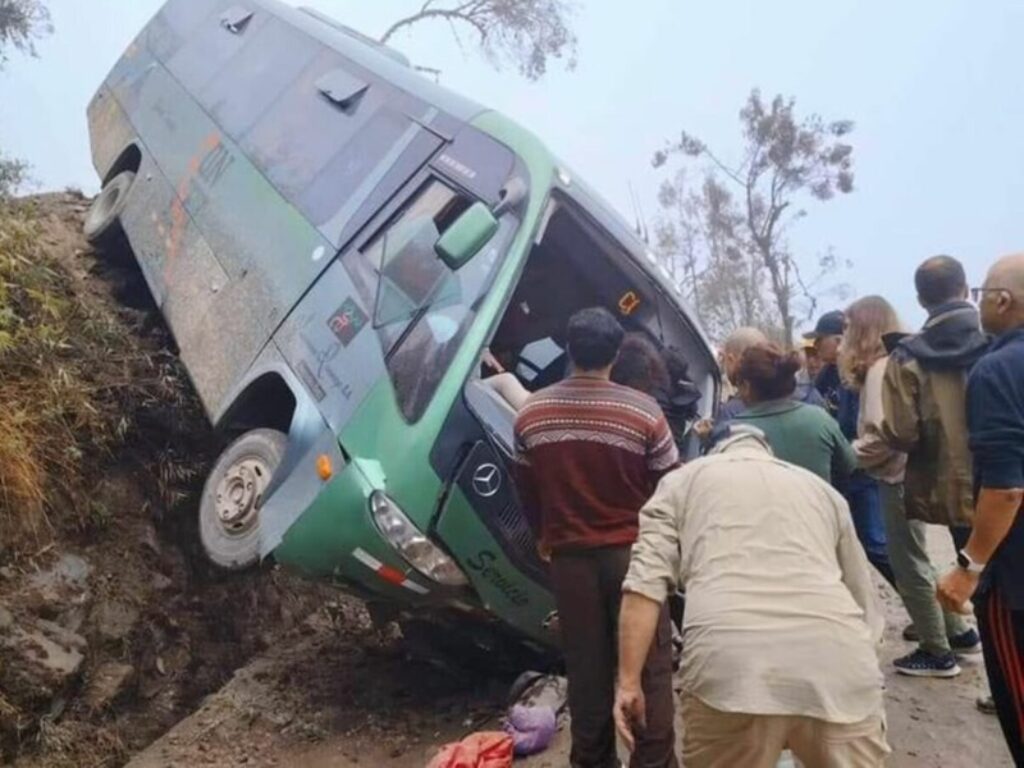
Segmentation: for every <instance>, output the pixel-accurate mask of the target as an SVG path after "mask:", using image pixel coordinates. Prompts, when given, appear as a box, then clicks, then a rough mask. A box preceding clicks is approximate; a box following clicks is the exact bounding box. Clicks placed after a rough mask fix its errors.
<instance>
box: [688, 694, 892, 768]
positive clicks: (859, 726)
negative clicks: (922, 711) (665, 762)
mask: <svg viewBox="0 0 1024 768" xmlns="http://www.w3.org/2000/svg"><path fill="white" fill-rule="evenodd" d="M682 714H683V729H684V733H683V764H684V765H685V766H686V768H741V767H742V768H775V765H776V763H778V761H779V757H780V756H781V754H782V751H783V750H785V749H789V750H790V751H792V753H793V754H794V755H795V756H796V757H797V759H798V760H800V762H801V763H803V765H804V766H805V767H806V768H881V767H882V766H884V765H885V758H886V756H887V755H888V754H889V752H890V750H889V745H888V744H887V743H886V741H885V721H884V719H883V717H882V716H881V715H876V716H874V717H869V718H868V719H867V720H864V721H862V722H859V723H850V724H842V723H829V722H826V721H824V720H817V719H815V718H812V717H797V716H792V717H787V716H776V715H745V714H739V713H733V712H721V711H719V710H717V709H714V708H712V707H709V706H708V705H707V704H705V703H704V702H702V701H701V700H700V699H698V698H697V697H695V696H686V697H684V699H683V703H682Z"/></svg>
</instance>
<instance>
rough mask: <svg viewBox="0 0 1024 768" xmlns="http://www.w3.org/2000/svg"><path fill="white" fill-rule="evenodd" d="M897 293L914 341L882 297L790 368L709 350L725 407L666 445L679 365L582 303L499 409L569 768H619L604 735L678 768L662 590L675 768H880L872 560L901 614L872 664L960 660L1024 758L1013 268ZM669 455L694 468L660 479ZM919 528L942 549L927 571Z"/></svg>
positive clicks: (926, 666)
mask: <svg viewBox="0 0 1024 768" xmlns="http://www.w3.org/2000/svg"><path fill="white" fill-rule="evenodd" d="M915 283H916V289H917V295H918V298H919V301H920V303H921V305H922V306H923V308H924V309H925V310H926V311H927V313H928V319H927V322H926V323H925V325H924V327H923V328H922V329H921V330H920V331H919V332H916V333H908V332H906V331H905V329H904V328H903V326H902V324H901V322H900V320H899V317H898V315H897V313H896V311H895V310H894V309H893V307H892V306H891V305H890V304H889V302H887V301H886V300H885V299H884V298H882V297H880V296H869V297H867V298H863V299H860V300H858V301H856V302H854V303H853V304H851V305H850V306H849V307H847V308H846V309H845V310H843V311H835V312H830V313H827V314H825V315H824V316H822V317H821V318H820V319H819V321H818V323H817V325H816V327H815V329H814V331H813V332H812V333H810V334H808V336H807V337H806V339H805V342H804V345H803V348H802V349H801V350H796V351H789V350H786V349H784V348H782V347H781V346H779V345H778V344H775V343H773V342H771V341H770V340H769V338H768V337H767V336H766V334H765V333H764V332H762V331H760V330H758V329H753V328H741V329H738V330H737V331H736V332H735V333H733V334H732V336H731V337H730V338H729V339H728V340H727V341H726V342H725V344H724V346H723V348H722V351H721V367H722V370H723V373H724V376H725V379H726V381H725V384H726V385H727V387H728V388H729V390H730V395H729V397H728V398H726V399H725V401H724V402H723V403H722V404H721V406H720V408H718V409H717V417H716V418H715V419H714V421H711V420H707V421H699V422H697V423H695V424H692V428H691V430H690V431H689V433H688V434H681V433H680V430H679V428H678V426H677V425H678V421H673V424H672V425H671V426H670V421H669V420H668V419H666V415H665V413H666V410H670V409H672V408H677V407H679V408H685V409H686V411H687V414H688V415H691V416H692V414H693V411H694V407H695V399H696V397H695V396H694V394H693V388H692V387H690V389H686V388H683V390H682V391H683V393H684V394H683V395H680V394H679V388H678V387H676V386H675V384H677V383H680V382H681V381H683V380H684V379H685V361H682V360H677V361H675V363H674V366H675V367H674V369H673V361H672V360H671V359H668V360H666V357H669V358H671V355H666V353H665V352H663V351H659V350H658V349H657V348H656V347H654V345H653V344H651V343H650V341H648V340H646V339H645V338H644V337H642V336H638V335H634V334H626V333H625V331H624V330H623V328H622V326H621V325H620V324H619V322H618V320H617V319H616V318H615V316H614V315H613V314H611V313H610V312H608V311H606V310H604V309H600V308H594V309H587V310H583V311H581V312H579V313H577V314H576V315H574V316H573V318H572V319H571V320H570V322H569V327H568V329H567V333H566V339H567V350H568V354H569V358H570V361H571V363H572V369H571V373H570V375H569V376H568V377H567V378H566V379H565V380H564V381H562V382H560V383H558V384H555V385H553V386H551V387H548V388H545V389H542V390H540V391H539V392H535V393H532V394H531V393H526V392H515V393H513V397H514V398H515V400H516V407H517V410H518V418H517V421H516V428H515V436H516V462H517V472H516V478H517V485H518V489H519V492H520V498H521V502H522V504H523V508H524V510H525V512H526V514H527V517H528V519H529V520H530V522H531V525H532V526H533V528H534V532H535V534H536V536H537V539H538V542H539V548H540V551H541V553H542V556H543V557H544V558H545V559H547V560H549V561H550V573H551V578H552V585H553V589H554V593H555V598H556V602H557V607H558V611H559V619H560V627H561V632H562V637H563V647H564V651H565V658H566V666H567V672H568V677H569V708H570V712H571V715H572V720H571V734H572V753H571V764H572V765H573V766H574V767H579V768H591V767H593V768H606V767H611V766H618V765H619V764H620V763H619V758H618V755H617V747H616V731H617V732H618V734H619V735H620V736H621V737H622V740H623V742H624V743H625V744H626V745H627V746H628V748H629V750H630V752H631V754H632V758H631V762H630V765H631V766H635V767H637V768H640V767H647V766H649V767H651V768H654V767H659V768H660V767H664V766H676V765H677V764H678V763H677V746H678V745H677V743H676V735H675V728H674V723H675V714H674V706H675V699H674V696H673V659H672V631H673V630H672V619H671V618H670V611H669V605H670V604H671V603H672V601H673V600H678V596H679V595H680V594H681V595H684V596H685V611H682V612H681V613H682V616H681V623H682V626H681V629H682V658H681V671H680V680H679V682H680V684H681V699H680V706H681V708H682V720H683V736H682V757H683V760H684V763H685V765H686V766H688V768H704V767H706V768H735V767H737V766H742V767H743V768H747V767H749V768H761V767H762V766H764V768H773V767H774V766H775V765H776V763H777V761H778V759H779V757H780V754H781V753H782V752H783V751H784V750H787V749H788V750H790V751H791V752H792V753H793V754H794V755H795V756H796V757H797V758H798V759H799V760H800V761H801V762H802V763H803V764H804V765H805V766H807V767H808V768H817V767H822V768H825V767H829V768H832V767H835V768H838V767H839V766H844V767H846V766H848V767H850V768H861V767H863V768H868V767H873V766H880V765H883V764H884V762H885V759H886V755H887V754H889V751H890V750H889V746H888V743H887V735H886V725H885V711H884V703H883V675H882V671H881V669H880V665H879V661H878V655H877V650H878V644H879V643H880V642H881V638H882V631H883V621H882V618H881V614H880V612H879V609H878V607H877V606H876V604H875V600H876V598H875V591H874V589H873V586H872V581H871V577H870V569H871V568H872V567H873V568H874V569H875V570H876V571H877V572H878V573H879V574H880V575H881V576H882V577H883V578H884V579H885V580H886V581H888V582H889V583H890V584H891V585H892V586H893V587H894V589H895V590H896V591H897V592H898V594H899V595H900V597H901V598H902V601H903V604H904V606H905V607H906V612H907V614H908V616H909V618H910V621H909V623H908V625H907V626H906V628H905V630H904V632H903V636H904V639H905V640H907V641H908V642H910V643H913V644H914V645H915V646H916V647H915V648H914V650H913V651H911V652H909V653H907V654H905V655H902V656H900V657H899V658H898V659H896V661H895V662H894V663H895V669H896V671H897V672H899V673H901V674H904V675H910V676H918V677H940V678H949V677H955V676H956V675H958V674H960V671H961V670H960V660H961V658H962V657H963V656H964V655H967V654H976V653H979V652H983V653H984V659H985V666H986V669H987V673H988V679H989V683H990V686H991V693H992V696H991V698H988V697H986V699H984V700H982V701H979V706H981V707H983V708H985V709H986V710H991V711H993V712H994V713H996V714H997V715H998V717H999V722H1000V724H1001V726H1002V729H1003V732H1004V734H1005V736H1006V741H1007V744H1008V746H1009V750H1010V753H1011V755H1012V757H1013V760H1014V762H1015V764H1016V765H1018V766H1024V515H1022V514H1021V511H1022V506H1024V254H1021V255H1015V256H1009V257H1006V258H1004V259H1002V260H1000V261H999V262H997V263H996V264H995V265H994V266H993V267H992V269H991V270H990V272H989V274H988V276H987V278H986V280H985V283H984V285H983V286H982V287H980V288H975V289H973V291H969V290H968V284H967V279H966V276H965V272H964V269H963V267H962V265H961V264H960V263H959V262H958V261H956V260H955V259H953V258H951V257H948V256H938V257H935V258H932V259H929V260H927V261H926V262H924V263H923V264H922V265H921V266H920V267H919V268H918V270H917V272H916V275H915ZM972 294H973V295H972ZM969 299H973V303H972V302H971V301H970V300H969ZM680 371H681V372H682V373H679V372H680ZM681 377H682V378H681ZM677 379H679V382H677V381H676V380H677ZM680 397H681V399H682V401H677V400H678V399H679V398H680ZM691 422H692V420H691ZM674 426H675V427H676V428H675V429H673V427H674ZM688 440H699V442H700V444H701V445H702V450H701V453H702V454H703V455H702V456H701V457H700V458H696V459H694V460H692V461H688V462H685V463H683V462H681V460H680V452H679V447H680V446H685V445H686V444H687V441H688ZM934 526H941V527H942V528H943V529H946V530H948V534H949V536H950V537H951V540H952V542H953V543H954V545H955V549H956V552H957V565H956V567H955V568H953V569H952V570H949V571H948V572H947V573H946V574H945V575H941V576H940V574H939V572H938V569H937V568H936V566H935V564H934V563H933V562H932V560H931V558H930V554H929V548H928V533H929V527H934ZM943 535H945V534H943ZM673 613H679V612H675V611H674V612H673ZM675 618H679V617H678V616H676V617H675ZM975 623H976V624H977V629H975V627H974V624H975Z"/></svg>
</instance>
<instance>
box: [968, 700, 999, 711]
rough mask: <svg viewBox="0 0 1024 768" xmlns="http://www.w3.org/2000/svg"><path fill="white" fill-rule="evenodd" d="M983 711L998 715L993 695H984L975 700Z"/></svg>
mask: <svg viewBox="0 0 1024 768" xmlns="http://www.w3.org/2000/svg"><path fill="white" fill-rule="evenodd" d="M974 703H975V704H976V705H977V707H978V709H979V710H980V711H981V712H984V713H985V714H986V715H998V714H999V712H997V711H996V702H995V700H994V699H993V698H992V697H991V696H982V697H980V698H979V699H978V700H977V701H976V702H974Z"/></svg>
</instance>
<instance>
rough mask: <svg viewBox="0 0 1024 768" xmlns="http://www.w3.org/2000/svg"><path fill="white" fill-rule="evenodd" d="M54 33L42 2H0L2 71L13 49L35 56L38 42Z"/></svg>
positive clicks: (0, 64) (36, 0)
mask: <svg viewBox="0 0 1024 768" xmlns="http://www.w3.org/2000/svg"><path fill="white" fill-rule="evenodd" d="M52 31H53V26H52V25H51V23H50V11H49V10H48V9H47V8H46V6H45V5H44V4H43V2H42V0H0V69H2V68H3V66H4V64H6V63H7V59H8V53H9V51H10V50H11V49H12V48H13V49H14V50H16V51H20V52H21V53H27V54H29V55H30V56H35V55H36V48H35V44H36V41H37V40H38V39H39V38H41V37H43V36H45V35H48V34H50V33H51V32H52Z"/></svg>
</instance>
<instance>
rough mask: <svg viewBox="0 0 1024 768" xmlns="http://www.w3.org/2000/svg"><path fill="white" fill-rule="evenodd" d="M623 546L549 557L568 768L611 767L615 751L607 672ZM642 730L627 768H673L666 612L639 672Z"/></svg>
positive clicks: (611, 677)
mask: <svg viewBox="0 0 1024 768" xmlns="http://www.w3.org/2000/svg"><path fill="white" fill-rule="evenodd" d="M629 555H630V547H607V548H603V549H591V550H583V551H580V552H573V553H561V554H555V555H554V557H552V559H551V582H552V586H553V587H554V592H555V600H556V602H557V603H558V620H559V625H560V626H561V630H562V647H563V650H564V651H565V664H566V670H567V672H568V676H569V714H570V716H571V720H570V728H571V731H572V753H571V755H570V758H569V761H570V764H571V765H572V766H573V768H618V765H619V760H618V757H617V755H616V751H615V723H614V721H613V719H612V706H613V704H614V699H615V671H616V666H617V663H616V662H617V658H618V642H617V635H618V623H619V605H620V603H621V601H622V582H623V580H624V579H625V578H626V571H627V570H628V569H629ZM642 683H643V690H644V697H645V698H646V700H647V729H646V730H645V731H644V733H643V735H642V736H640V737H639V738H638V739H637V748H636V752H634V753H633V757H632V760H631V761H630V766H631V768H677V766H678V763H677V762H676V756H675V725H674V722H675V714H674V708H675V706H674V700H673V694H672V629H671V626H670V623H669V615H668V609H667V608H666V609H665V610H663V611H662V615H661V621H660V623H659V625H658V633H657V636H656V637H655V639H654V642H653V643H652V645H651V650H650V653H649V654H648V656H647V665H646V666H645V667H644V673H643V679H642Z"/></svg>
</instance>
